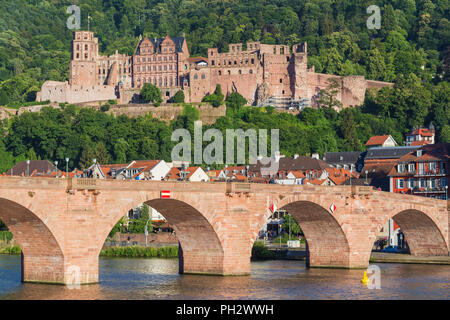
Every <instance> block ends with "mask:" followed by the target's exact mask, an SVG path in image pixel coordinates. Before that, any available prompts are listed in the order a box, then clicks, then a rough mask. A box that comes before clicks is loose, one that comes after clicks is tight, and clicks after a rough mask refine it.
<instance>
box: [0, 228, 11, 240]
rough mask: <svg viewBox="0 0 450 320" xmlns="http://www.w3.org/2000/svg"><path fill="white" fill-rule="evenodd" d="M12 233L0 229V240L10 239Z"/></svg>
mask: <svg viewBox="0 0 450 320" xmlns="http://www.w3.org/2000/svg"><path fill="white" fill-rule="evenodd" d="M12 238H13V234H12V233H11V232H9V231H0V241H7V242H9V241H11V240H12Z"/></svg>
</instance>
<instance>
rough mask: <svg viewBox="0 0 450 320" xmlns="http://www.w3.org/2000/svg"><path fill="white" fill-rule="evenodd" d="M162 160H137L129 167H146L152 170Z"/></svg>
mask: <svg viewBox="0 0 450 320" xmlns="http://www.w3.org/2000/svg"><path fill="white" fill-rule="evenodd" d="M160 161H161V160H137V161H135V162H134V163H133V164H132V165H131V166H129V167H128V168H129V169H139V168H145V169H146V170H151V169H152V168H153V167H154V166H156V165H157V164H158V163H159V162H160Z"/></svg>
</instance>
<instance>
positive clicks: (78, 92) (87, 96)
mask: <svg viewBox="0 0 450 320" xmlns="http://www.w3.org/2000/svg"><path fill="white" fill-rule="evenodd" d="M38 98H39V99H40V100H38V101H47V100H50V102H58V103H61V102H67V103H82V102H86V101H105V100H114V99H116V93H115V87H114V86H98V85H94V86H82V85H81V86H79V85H69V84H68V83H67V82H57V81H46V82H44V84H43V85H42V89H41V91H40V92H39V95H38Z"/></svg>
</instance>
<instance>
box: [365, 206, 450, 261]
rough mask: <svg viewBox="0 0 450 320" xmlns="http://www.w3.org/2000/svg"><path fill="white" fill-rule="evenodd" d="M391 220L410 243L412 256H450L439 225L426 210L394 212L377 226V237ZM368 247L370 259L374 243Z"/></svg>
mask: <svg viewBox="0 0 450 320" xmlns="http://www.w3.org/2000/svg"><path fill="white" fill-rule="evenodd" d="M389 219H394V221H395V222H396V223H397V224H398V226H399V227H400V229H401V230H402V232H403V234H404V235H405V238H406V241H407V242H408V246H409V249H410V252H411V255H415V256H446V255H448V254H449V249H448V244H447V243H446V241H445V237H444V235H443V233H442V231H441V229H440V228H439V224H438V223H437V222H436V221H435V219H434V217H433V216H432V215H430V214H427V213H426V209H425V210H420V209H404V210H401V211H392V212H391V213H390V214H389V215H388V217H387V218H386V219H385V220H384V221H383V223H381V224H378V225H377V232H376V233H375V234H376V235H378V234H379V233H380V232H381V228H382V227H383V226H384V225H385V224H386V223H387V222H388V221H389ZM372 240H373V239H372ZM367 246H368V248H370V250H368V252H369V257H370V252H371V249H372V246H373V241H372V243H370V244H368V245H367ZM369 257H367V259H369Z"/></svg>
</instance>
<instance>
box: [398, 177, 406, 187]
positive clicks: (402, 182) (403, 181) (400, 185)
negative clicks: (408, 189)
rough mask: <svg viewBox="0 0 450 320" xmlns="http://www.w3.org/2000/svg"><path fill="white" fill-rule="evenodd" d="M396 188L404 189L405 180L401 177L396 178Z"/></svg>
mask: <svg viewBox="0 0 450 320" xmlns="http://www.w3.org/2000/svg"><path fill="white" fill-rule="evenodd" d="M397 188H398V189H404V188H405V180H403V179H398V180H397Z"/></svg>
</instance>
